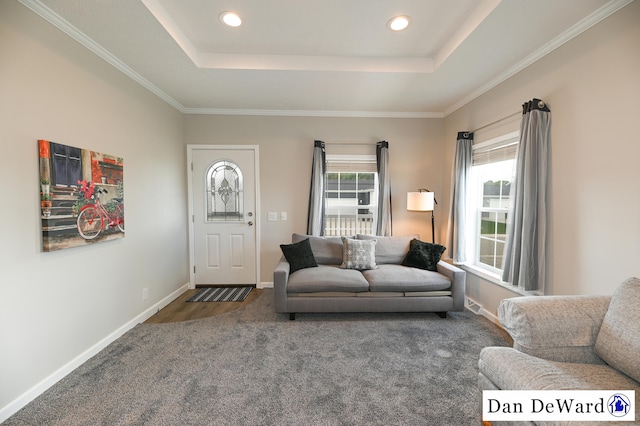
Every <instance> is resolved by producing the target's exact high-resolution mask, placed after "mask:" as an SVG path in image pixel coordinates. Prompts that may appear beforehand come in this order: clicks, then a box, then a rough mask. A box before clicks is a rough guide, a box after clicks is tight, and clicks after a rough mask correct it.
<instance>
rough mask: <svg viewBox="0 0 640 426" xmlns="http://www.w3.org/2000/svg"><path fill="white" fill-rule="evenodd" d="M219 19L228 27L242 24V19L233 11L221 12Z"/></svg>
mask: <svg viewBox="0 0 640 426" xmlns="http://www.w3.org/2000/svg"><path fill="white" fill-rule="evenodd" d="M220 20H221V21H222V22H224V23H225V24H227V25H228V26H230V27H239V26H240V24H242V19H240V17H239V16H238V15H237V14H235V13H233V12H222V13H221V14H220Z"/></svg>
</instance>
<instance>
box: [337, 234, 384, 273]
mask: <svg viewBox="0 0 640 426" xmlns="http://www.w3.org/2000/svg"><path fill="white" fill-rule="evenodd" d="M342 243H343V245H344V247H343V249H342V252H343V255H342V265H340V267H341V268H343V269H358V270H360V271H362V270H365V269H376V268H377V267H378V266H377V265H376V240H354V239H352V238H345V237H342Z"/></svg>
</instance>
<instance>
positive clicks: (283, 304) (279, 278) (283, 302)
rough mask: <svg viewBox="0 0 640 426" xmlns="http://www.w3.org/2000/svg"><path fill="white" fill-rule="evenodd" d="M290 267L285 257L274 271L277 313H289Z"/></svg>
mask: <svg viewBox="0 0 640 426" xmlns="http://www.w3.org/2000/svg"><path fill="white" fill-rule="evenodd" d="M289 270H290V265H289V262H287V259H285V257H284V256H282V257H281V258H280V261H279V262H278V264H277V265H276V268H275V269H274V270H273V293H274V294H273V295H274V305H275V306H274V308H275V311H276V312H279V313H286V312H287V283H288V282H289Z"/></svg>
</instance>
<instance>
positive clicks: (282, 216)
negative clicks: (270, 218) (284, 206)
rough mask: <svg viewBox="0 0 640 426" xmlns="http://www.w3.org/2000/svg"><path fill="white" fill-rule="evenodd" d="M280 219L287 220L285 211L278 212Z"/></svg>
mask: <svg viewBox="0 0 640 426" xmlns="http://www.w3.org/2000/svg"><path fill="white" fill-rule="evenodd" d="M280 220H287V212H280Z"/></svg>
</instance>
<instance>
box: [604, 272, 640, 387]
mask: <svg viewBox="0 0 640 426" xmlns="http://www.w3.org/2000/svg"><path fill="white" fill-rule="evenodd" d="M639 312H640V279H638V278H630V279H628V280H626V281H625V282H623V283H622V284H621V285H620V286H619V287H618V288H617V289H616V291H615V292H614V293H613V296H612V297H611V303H610V304H609V310H607V313H606V314H605V316H604V320H603V321H602V326H601V327H600V332H599V333H598V339H597V340H596V345H595V349H596V353H597V354H598V356H600V358H602V360H603V361H604V362H606V363H607V364H609V365H610V366H612V367H614V368H616V369H618V370H620V371H622V372H623V373H625V374H627V375H628V376H631V377H633V378H634V379H636V380H638V381H640V355H639V354H640V321H638V313H639Z"/></svg>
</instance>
